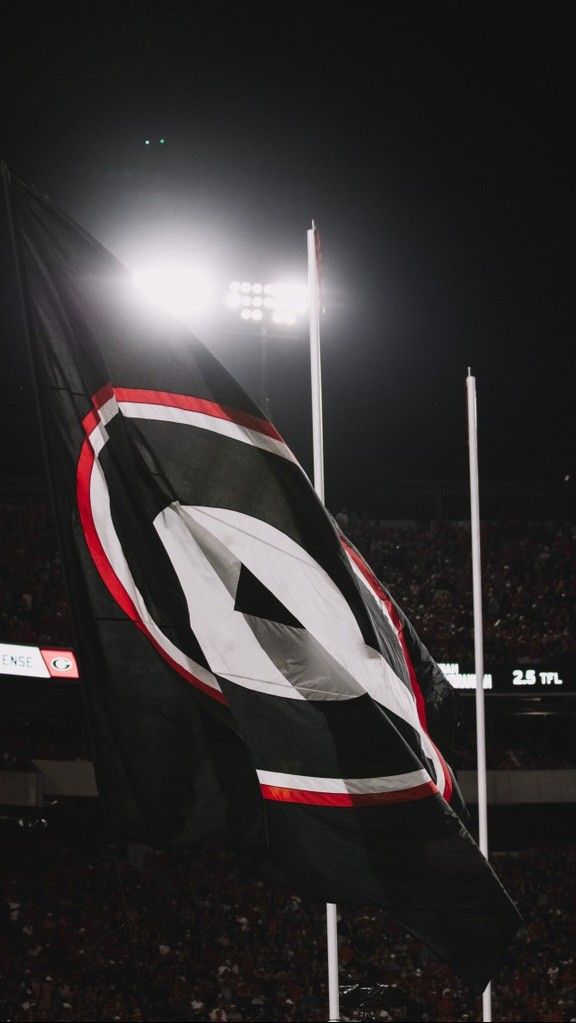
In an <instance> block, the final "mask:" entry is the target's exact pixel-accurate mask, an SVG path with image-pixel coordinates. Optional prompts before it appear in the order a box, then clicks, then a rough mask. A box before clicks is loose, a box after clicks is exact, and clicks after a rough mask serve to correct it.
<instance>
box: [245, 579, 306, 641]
mask: <svg viewBox="0 0 576 1023" xmlns="http://www.w3.org/2000/svg"><path fill="white" fill-rule="evenodd" d="M234 610H235V611H241V612H242V614H246V615H255V616H256V617H257V618H266V619H268V621H270V622H278V624H279V625H291V626H292V627H293V628H294V629H301V628H302V625H301V624H300V622H299V621H298V620H297V619H296V618H294V615H292V614H290V611H289V610H288V608H287V607H284V604H282V603H281V601H279V600H278V597H275V596H274V594H273V593H272V592H271V591H270V590H269V589H267V587H266V586H264V583H261V582H260V580H259V579H257V578H256V576H255V575H252V572H251V571H250V570H249V569H248V568H246V566H245V565H242V567H241V569H240V576H239V579H238V586H237V588H236V601H235V603H234Z"/></svg>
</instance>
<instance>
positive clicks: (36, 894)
mask: <svg viewBox="0 0 576 1023" xmlns="http://www.w3.org/2000/svg"><path fill="white" fill-rule="evenodd" d="M3 830H4V832H7V831H8V829H7V828H6V827H5V828H4V829H3ZM78 834H81V836H82V837H78ZM78 834H77V835H76V836H75V837H74V836H70V835H68V836H62V835H61V834H58V833H53V832H52V829H51V828H50V827H49V828H47V829H46V830H42V829H41V830H40V831H37V830H32V831H30V830H26V829H15V828H13V827H12V828H10V831H9V834H4V835H3V839H5V841H4V852H3V863H4V867H3V871H2V873H3V875H4V878H3V883H4V886H5V887H4V894H3V900H4V904H3V912H4V915H5V918H6V926H5V927H4V928H3V936H2V937H1V938H0V989H1V990H2V995H1V997H0V1013H1V1014H2V1018H3V1019H6V1020H14V1021H18V1020H30V1021H32V1020H57V1021H59V1020H142V1019H143V1018H148V1019H155V1020H222V1021H226V1020H228V1021H231V1023H232V1021H239V1023H240V1021H258V1020H301V1021H307V1020H321V1019H325V1018H326V1015H325V1014H326V1004H327V994H326V959H325V955H326V952H325V937H324V933H325V930H324V928H325V918H324V905H323V904H321V903H317V902H313V901H311V900H307V899H303V898H300V897H298V896H295V895H291V894H289V893H286V892H285V891H283V890H282V889H272V888H270V887H268V885H267V884H265V883H263V882H262V881H261V880H257V879H247V878H246V877H245V876H244V874H243V873H241V872H239V870H238V868H237V866H236V865H235V862H234V859H233V857H232V855H231V854H230V853H228V852H226V851H224V850H223V849H220V848H219V847H217V846H216V845H215V844H212V845H210V846H208V847H206V848H205V849H204V850H203V851H202V852H201V853H196V854H194V853H192V852H190V851H184V850H178V851H172V852H169V853H166V852H165V853H153V852H151V851H148V853H147V854H146V855H145V856H138V857H136V858H135V857H134V856H133V857H132V865H130V864H129V863H128V861H127V860H121V861H118V860H116V859H115V857H114V856H112V855H111V853H110V847H108V846H103V845H99V844H98V843H94V841H92V842H90V843H88V841H87V838H86V834H85V833H84V827H83V825H82V822H81V821H80V823H79V825H78ZM496 869H497V870H498V872H499V875H500V876H501V878H502V880H503V882H504V883H505V885H506V886H507V887H508V890H509V891H510V892H511V894H512V896H513V897H514V898H515V900H516V901H517V903H518V905H519V908H520V910H521V912H522V914H523V916H524V927H523V930H522V932H521V934H520V936H519V939H518V941H517V949H516V951H515V952H514V954H513V955H511V957H510V961H509V964H508V965H504V967H503V969H502V970H501V971H500V973H499V975H498V976H497V978H496V981H495V984H494V1018H495V1019H498V1020H502V1021H508V1020H510V1021H519V1020H535V1021H538V1020H543V1021H546V1020H555V1021H564V1020H572V1019H574V1018H575V1013H576V889H575V886H574V877H575V876H576V856H575V853H574V850H573V849H569V848H568V847H566V848H562V849H552V848H542V847H539V848H534V849H531V850H528V851H524V852H519V853H512V854H501V855H499V856H497V866H496ZM120 878H121V880H122V889H123V890H122V892H121V891H120V888H119V879H120ZM339 910H340V916H341V919H340V924H339V943H340V948H339V961H340V970H341V998H342V1018H343V1019H344V1020H370V1019H371V1020H433V1019H435V1020H442V1021H444V1020H475V1019H479V1018H480V1016H479V1002H478V1000H477V999H476V1000H473V999H470V998H469V997H467V995H466V993H465V992H464V990H463V988H462V986H461V984H460V983H459V982H458V981H457V980H456V979H455V978H454V976H453V975H452V974H451V972H450V970H449V969H448V968H447V967H445V966H444V965H442V964H441V963H439V962H438V961H437V960H436V959H435V958H434V957H433V956H432V955H431V954H430V953H429V952H428V951H427V950H426V949H425V948H424V947H423V946H422V945H421V944H420V943H418V942H417V941H416V940H415V939H413V938H411V937H410V936H409V935H408V934H406V933H405V932H404V931H402V930H400V929H399V928H398V927H397V926H396V925H394V924H391V923H390V922H389V921H387V920H386V918H385V915H384V913H383V912H381V911H379V910H377V909H374V908H366V907H360V908H349V907H348V908H347V907H339ZM126 920H128V921H129V929H130V932H131V938H132V942H133V947H132V951H131V948H130V941H129V933H128V929H127V927H126Z"/></svg>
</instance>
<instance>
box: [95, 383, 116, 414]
mask: <svg viewBox="0 0 576 1023" xmlns="http://www.w3.org/2000/svg"><path fill="white" fill-rule="evenodd" d="M113 397H114V388H113V387H112V384H110V383H108V384H104V386H103V387H101V388H100V390H99V391H96V394H93V395H92V404H93V406H94V408H95V409H99V408H102V406H103V405H105V404H106V402H107V401H110V398H113Z"/></svg>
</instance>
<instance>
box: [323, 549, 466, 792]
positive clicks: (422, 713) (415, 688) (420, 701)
mask: <svg viewBox="0 0 576 1023" xmlns="http://www.w3.org/2000/svg"><path fill="white" fill-rule="evenodd" d="M340 543H341V544H342V547H343V548H344V550H345V551H346V552H347V553H348V554H349V556H350V557H351V558H352V561H353V562H354V564H355V565H357V567H358V569H359V570H360V572H361V573H362V575H363V576H364V578H365V580H366V582H367V583H368V585H369V586H370V588H371V589H372V590H374V593H375V594H376V596H377V597H380V600H382V601H383V603H384V604H385V605H386V610H387V611H388V614H389V615H390V620H391V622H392V624H393V626H394V628H395V629H396V633H397V635H398V642H399V643H400V647H401V649H402V654H403V656H404V661H405V663H406V667H407V669H408V675H409V678H410V685H411V686H412V692H413V693H414V699H415V700H416V710H417V711H418V720H419V722H420V724H421V726H422V728H423V729H424V731H425V732H426V735H427V736H428V738H430V733H429V731H428V721H427V719H426V702H425V700H424V694H423V693H422V690H421V688H420V683H419V681H418V678H417V676H416V671H415V669H414V665H413V664H412V658H411V657H410V654H409V652H408V646H407V643H406V637H405V635H404V625H403V623H402V621H401V619H400V616H399V614H398V611H397V610H396V608H395V607H394V604H393V603H392V601H391V600H390V597H389V596H388V594H387V593H386V591H385V590H384V588H383V587H382V585H381V583H380V581H379V580H378V579H377V578H376V576H375V575H374V572H373V571H372V569H371V568H370V566H369V565H367V564H366V562H365V561H364V558H363V557H361V555H360V554H358V552H357V551H355V550H354V548H353V547H351V545H350V544H349V543H348V542H347V541H346V539H345V538H344V537H343V536H340ZM430 742H432V739H430ZM433 745H434V749H435V750H436V753H437V755H438V759H439V760H440V764H441V767H442V773H443V774H444V799H445V800H446V802H449V801H450V797H451V795H452V775H451V773H450V768H449V767H448V764H447V763H446V761H445V760H444V757H443V756H442V754H441V752H440V750H439V749H438V747H437V746H436V744H435V743H434V744H433Z"/></svg>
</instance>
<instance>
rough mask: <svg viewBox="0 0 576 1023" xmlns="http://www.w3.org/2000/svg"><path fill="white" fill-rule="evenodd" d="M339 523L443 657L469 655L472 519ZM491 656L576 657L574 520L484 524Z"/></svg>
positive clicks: (349, 519)
mask: <svg viewBox="0 0 576 1023" xmlns="http://www.w3.org/2000/svg"><path fill="white" fill-rule="evenodd" d="M337 519H338V522H339V524H340V526H341V527H342V529H343V530H344V532H345V533H346V534H347V535H348V536H349V537H350V539H351V540H352V542H353V543H354V544H355V545H356V547H358V549H359V550H360V552H361V553H362V554H363V555H364V557H365V558H366V559H367V561H368V562H369V563H370V565H371V566H372V568H373V569H374V572H375V573H376V575H377V576H378V577H379V578H380V579H381V580H382V582H383V583H384V584H385V585H386V586H387V587H388V588H389V589H390V591H391V593H392V595H393V597H394V598H395V599H396V600H397V601H398V603H399V604H400V606H401V607H402V608H403V610H404V611H405V613H406V614H407V616H408V618H410V620H411V621H412V623H413V625H414V626H415V628H416V631H417V632H418V634H419V635H420V637H421V638H422V640H423V642H424V643H426V645H427V646H429V647H430V649H431V651H432V652H433V655H434V657H435V659H436V660H437V661H442V662H443V661H448V662H451V661H458V660H461V661H465V662H468V663H472V661H473V653H472V651H473V625H472V597H471V593H472V578H471V555H470V529H469V525H468V523H453V522H431V523H429V524H427V525H426V526H423V527H422V526H416V525H415V524H413V525H410V524H401V525H392V524H391V523H389V522H386V521H385V520H383V521H379V520H377V519H371V518H369V517H368V516H366V515H354V514H348V513H347V512H345V511H343V512H339V514H338V515H337ZM481 545H482V581H483V614H484V654H485V659H486V661H487V662H489V661H491V662H493V663H494V662H498V661H506V660H509V661H510V660H512V661H514V662H515V663H522V662H533V661H536V662H537V661H539V660H545V659H546V658H547V657H550V656H553V657H554V658H556V659H558V658H561V657H570V656H573V655H574V654H575V653H576V628H575V626H576V526H575V525H574V524H572V523H563V524H560V523H558V522H550V523H546V522H539V523H535V522H525V521H522V522H521V521H519V520H516V519H508V520H500V521H494V522H492V521H490V522H483V523H482V537H481Z"/></svg>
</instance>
